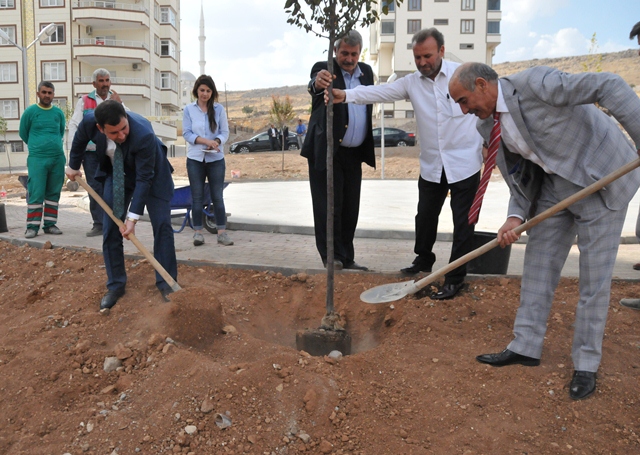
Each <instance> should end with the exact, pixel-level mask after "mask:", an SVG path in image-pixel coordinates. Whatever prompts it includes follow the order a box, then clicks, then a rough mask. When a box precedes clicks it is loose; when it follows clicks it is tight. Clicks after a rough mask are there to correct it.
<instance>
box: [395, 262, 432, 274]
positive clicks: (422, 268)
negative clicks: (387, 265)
mask: <svg viewBox="0 0 640 455" xmlns="http://www.w3.org/2000/svg"><path fill="white" fill-rule="evenodd" d="M400 271H401V272H402V273H404V274H405V275H415V274H416V273H420V272H427V273H431V266H427V265H424V264H420V263H415V262H414V263H413V265H411V266H410V267H405V268H404V269H400Z"/></svg>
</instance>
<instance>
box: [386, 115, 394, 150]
mask: <svg viewBox="0 0 640 455" xmlns="http://www.w3.org/2000/svg"><path fill="white" fill-rule="evenodd" d="M393 114H394V111H384V118H393ZM385 136H386V134H385ZM385 143H386V141H385Z"/></svg>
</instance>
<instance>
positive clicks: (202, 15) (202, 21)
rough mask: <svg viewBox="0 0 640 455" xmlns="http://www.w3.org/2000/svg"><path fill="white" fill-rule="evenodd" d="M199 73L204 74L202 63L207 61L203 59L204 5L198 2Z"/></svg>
mask: <svg viewBox="0 0 640 455" xmlns="http://www.w3.org/2000/svg"><path fill="white" fill-rule="evenodd" d="M198 39H199V40H200V74H205V72H204V65H205V64H206V63H207V62H206V61H205V60H204V40H205V39H207V38H206V37H205V36H204V6H203V5H202V2H200V38H198Z"/></svg>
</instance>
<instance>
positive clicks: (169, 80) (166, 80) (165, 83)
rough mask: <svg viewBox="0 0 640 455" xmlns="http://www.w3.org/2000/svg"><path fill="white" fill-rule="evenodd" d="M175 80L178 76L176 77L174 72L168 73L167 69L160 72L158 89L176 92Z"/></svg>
mask: <svg viewBox="0 0 640 455" xmlns="http://www.w3.org/2000/svg"><path fill="white" fill-rule="evenodd" d="M177 81H178V78H177V77H176V75H175V74H173V73H170V72H168V71H161V72H160V89H161V90H173V91H175V92H177V91H178V89H177Z"/></svg>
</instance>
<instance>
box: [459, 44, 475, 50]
mask: <svg viewBox="0 0 640 455" xmlns="http://www.w3.org/2000/svg"><path fill="white" fill-rule="evenodd" d="M460 49H473V43H462V44H460Z"/></svg>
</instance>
